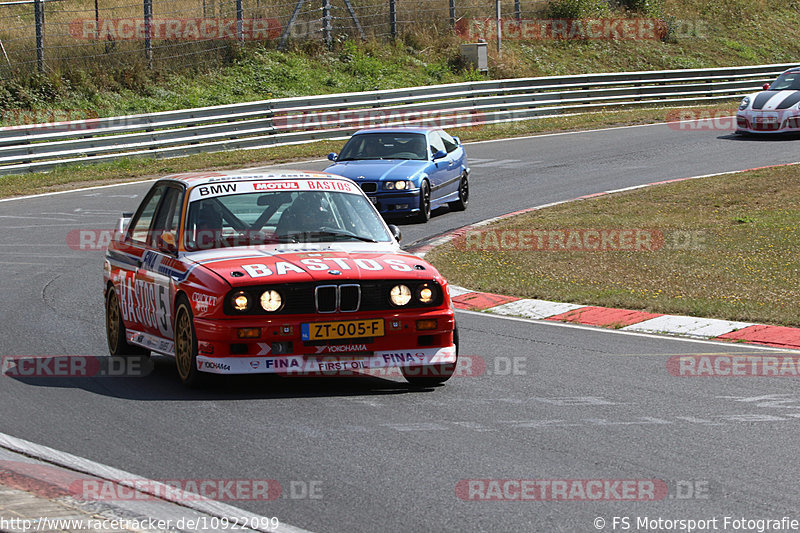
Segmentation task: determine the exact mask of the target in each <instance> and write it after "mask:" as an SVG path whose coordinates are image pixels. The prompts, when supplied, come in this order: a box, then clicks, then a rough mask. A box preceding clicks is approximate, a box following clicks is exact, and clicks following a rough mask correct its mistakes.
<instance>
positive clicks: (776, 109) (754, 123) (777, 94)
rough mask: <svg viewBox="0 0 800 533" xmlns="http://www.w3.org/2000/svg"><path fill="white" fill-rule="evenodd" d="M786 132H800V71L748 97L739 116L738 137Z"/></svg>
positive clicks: (741, 107) (791, 71)
mask: <svg viewBox="0 0 800 533" xmlns="http://www.w3.org/2000/svg"><path fill="white" fill-rule="evenodd" d="M784 132H786V133H788V132H800V68H793V69H789V70H787V71H786V72H784V73H783V74H781V75H780V76H778V79H776V80H775V81H774V82H773V83H772V84H768V85H764V90H763V91H760V92H757V93H753V94H749V95H747V96H745V97H744V98H743V99H742V102H741V103H740V104H739V111H738V112H737V113H736V133H739V134H749V133H784Z"/></svg>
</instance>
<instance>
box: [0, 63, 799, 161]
mask: <svg viewBox="0 0 800 533" xmlns="http://www.w3.org/2000/svg"><path fill="white" fill-rule="evenodd" d="M794 66H797V65H795V64H779V65H757V66H747V67H730V68H711V69H697V70H663V71H647V72H622V73H607V74H582V75H572V76H553V77H541V78H524V79H510V80H492V81H481V82H467V83H456V84H448V85H435V86H427V87H413V88H407V89H392V90H383V91H371V92H360V93H345V94H333V95H319V96H309V97H301V98H284V99H274V100H264V101H259V102H246V103H241V104H233V105H224V106H214V107H204V108H197V109H182V110H177V111H167V112H161V113H149V114H144V115H129V116H121V117H108V118H97V119H88V120H76V121H70V122H57V123H48V124H32V125H24V126H9V127H5V128H0V175H8V174H19V173H23V172H30V171H40V170H48V169H51V168H53V167H55V166H58V165H64V164H75V163H93V162H101V161H109V160H114V159H119V158H124V157H150V158H164V157H176V156H181V155H189V154H196V153H201V152H214V151H224V150H235V149H254V148H264V147H269V146H280V145H287V144H296V143H303V142H309V141H314V140H318V139H343V138H347V137H348V136H349V135H350V134H352V133H353V132H355V131H356V130H358V129H361V128H363V127H369V126H383V125H393V124H394V125H397V124H402V125H425V124H434V125H442V124H445V125H449V126H451V127H457V126H459V125H462V126H476V125H482V124H496V123H502V122H512V121H517V120H526V119H531V118H537V117H546V116H553V115H559V114H566V113H579V112H585V111H591V110H593V109H598V108H608V107H620V106H638V105H654V104H657V105H665V104H666V105H681V104H689V103H704V102H714V101H718V100H728V99H731V98H733V97H735V96H737V95H740V94H742V93H744V92H751V91H754V90H758V89H760V88H761V86H762V85H763V83H765V82H769V81H772V79H773V78H774V77H775V76H777V75H778V74H780V73H781V72H783V71H785V70H786V69H788V68H790V67H794Z"/></svg>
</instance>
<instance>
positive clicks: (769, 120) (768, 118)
mask: <svg viewBox="0 0 800 533" xmlns="http://www.w3.org/2000/svg"><path fill="white" fill-rule="evenodd" d="M753 122H755V123H756V124H777V123H778V116H777V115H774V114H766V113H765V114H763V115H756V116H754V117H753Z"/></svg>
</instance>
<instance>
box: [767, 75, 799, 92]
mask: <svg viewBox="0 0 800 533" xmlns="http://www.w3.org/2000/svg"><path fill="white" fill-rule="evenodd" d="M769 90H770V91H800V72H786V73H784V74H781V75H780V76H778V79H777V80H775V83H773V84H772V85H770V87H769Z"/></svg>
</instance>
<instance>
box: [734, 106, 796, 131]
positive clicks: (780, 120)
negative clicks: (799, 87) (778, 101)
mask: <svg viewBox="0 0 800 533" xmlns="http://www.w3.org/2000/svg"><path fill="white" fill-rule="evenodd" d="M796 132H800V112H798V111H797V110H791V109H776V110H774V111H753V110H746V111H739V112H738V113H736V133H796Z"/></svg>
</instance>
